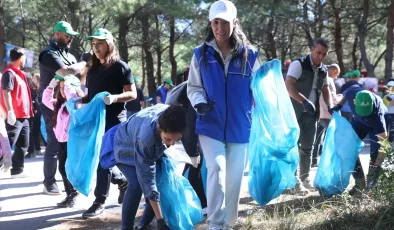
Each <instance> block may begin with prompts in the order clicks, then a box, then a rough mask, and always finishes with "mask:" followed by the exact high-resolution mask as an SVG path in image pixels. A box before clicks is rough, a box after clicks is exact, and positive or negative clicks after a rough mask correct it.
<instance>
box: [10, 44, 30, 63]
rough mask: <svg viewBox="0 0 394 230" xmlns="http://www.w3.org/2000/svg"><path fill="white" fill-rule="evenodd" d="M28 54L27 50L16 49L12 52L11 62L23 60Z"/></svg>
mask: <svg viewBox="0 0 394 230" xmlns="http://www.w3.org/2000/svg"><path fill="white" fill-rule="evenodd" d="M25 54H26V50H25V49H23V48H19V47H14V48H13V49H12V50H11V51H10V59H11V61H16V60H18V59H19V58H21V57H22V56H23V55H25Z"/></svg>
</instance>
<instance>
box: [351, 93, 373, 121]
mask: <svg viewBox="0 0 394 230" xmlns="http://www.w3.org/2000/svg"><path fill="white" fill-rule="evenodd" d="M355 108H356V114H357V115H359V116H362V117H365V116H369V115H371V113H372V111H373V95H372V93H371V92H369V91H368V90H362V91H360V92H358V93H357V94H356V105H355Z"/></svg>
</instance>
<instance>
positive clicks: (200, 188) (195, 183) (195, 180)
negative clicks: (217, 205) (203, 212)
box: [183, 154, 207, 208]
mask: <svg viewBox="0 0 394 230" xmlns="http://www.w3.org/2000/svg"><path fill="white" fill-rule="evenodd" d="M200 156H201V163H200V164H199V165H198V167H197V168H194V167H193V166H192V165H189V164H186V165H185V170H184V172H183V173H185V172H186V171H187V170H188V169H189V175H188V177H187V179H189V182H190V185H191V186H192V187H193V189H194V191H195V192H196V194H197V196H198V199H200V202H201V207H202V208H206V207H207V197H206V196H205V191H204V185H203V182H202V180H203V178H202V176H201V166H202V161H203V157H204V156H203V155H202V154H201V155H200Z"/></svg>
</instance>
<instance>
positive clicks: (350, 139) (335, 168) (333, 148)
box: [313, 112, 364, 196]
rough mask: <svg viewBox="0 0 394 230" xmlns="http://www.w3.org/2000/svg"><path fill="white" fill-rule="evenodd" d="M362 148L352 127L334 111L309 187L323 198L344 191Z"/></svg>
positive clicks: (362, 144)
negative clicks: (318, 192) (311, 184)
mask: <svg viewBox="0 0 394 230" xmlns="http://www.w3.org/2000/svg"><path fill="white" fill-rule="evenodd" d="M363 146H364V142H363V141H362V140H361V139H360V138H359V137H358V136H357V134H356V132H355V131H354V129H353V127H352V125H351V124H350V123H349V122H348V121H347V120H346V118H344V117H342V116H341V115H340V114H339V113H338V112H334V114H333V116H332V118H331V121H330V123H329V125H328V128H327V132H326V137H325V139H324V144H323V151H322V155H321V157H320V162H319V167H318V168H317V173H316V177H315V180H314V182H313V186H314V187H315V188H317V189H318V190H319V191H320V193H321V194H322V195H323V196H332V195H335V194H341V193H342V192H344V191H345V189H346V187H347V186H348V185H349V179H350V175H351V174H352V171H354V167H355V165H356V161H357V157H358V153H359V152H360V151H361V149H362V148H363Z"/></svg>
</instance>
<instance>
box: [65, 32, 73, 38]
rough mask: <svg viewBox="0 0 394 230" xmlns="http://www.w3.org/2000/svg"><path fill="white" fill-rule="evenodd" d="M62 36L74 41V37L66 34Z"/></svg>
mask: <svg viewBox="0 0 394 230" xmlns="http://www.w3.org/2000/svg"><path fill="white" fill-rule="evenodd" d="M64 34H65V35H66V38H67V39H74V36H72V35H69V34H66V33H64Z"/></svg>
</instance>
